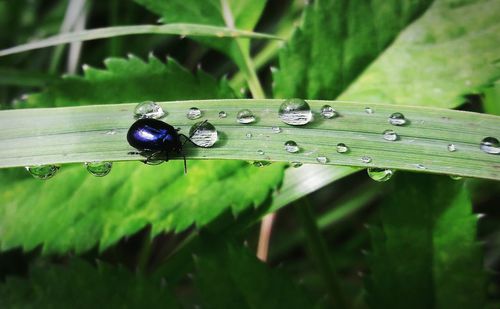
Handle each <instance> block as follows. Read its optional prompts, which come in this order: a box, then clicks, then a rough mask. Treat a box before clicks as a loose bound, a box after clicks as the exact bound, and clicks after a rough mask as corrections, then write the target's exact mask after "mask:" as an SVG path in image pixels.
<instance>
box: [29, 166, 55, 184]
mask: <svg viewBox="0 0 500 309" xmlns="http://www.w3.org/2000/svg"><path fill="white" fill-rule="evenodd" d="M26 170H27V171H28V172H29V173H30V174H31V176H33V177H34V178H36V179H41V180H46V179H50V178H52V177H53V176H54V175H55V174H56V173H57V171H58V170H59V166H57V165H33V166H26Z"/></svg>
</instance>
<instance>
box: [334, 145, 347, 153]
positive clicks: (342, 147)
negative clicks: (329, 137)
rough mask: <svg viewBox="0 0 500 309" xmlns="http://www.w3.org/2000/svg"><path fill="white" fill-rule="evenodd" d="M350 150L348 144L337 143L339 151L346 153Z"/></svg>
mask: <svg viewBox="0 0 500 309" xmlns="http://www.w3.org/2000/svg"><path fill="white" fill-rule="evenodd" d="M348 151H349V147H347V145H346V144H344V143H338V144H337V152H338V153H346V152H348Z"/></svg>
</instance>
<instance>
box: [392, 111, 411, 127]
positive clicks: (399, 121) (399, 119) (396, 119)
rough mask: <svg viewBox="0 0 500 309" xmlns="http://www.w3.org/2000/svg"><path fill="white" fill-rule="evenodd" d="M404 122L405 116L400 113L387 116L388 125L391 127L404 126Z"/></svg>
mask: <svg viewBox="0 0 500 309" xmlns="http://www.w3.org/2000/svg"><path fill="white" fill-rule="evenodd" d="M406 122H407V121H406V118H405V116H404V115H403V114H401V113H393V114H391V115H390V116H389V123H390V124H392V125H393V126H404V125H405V124H406Z"/></svg>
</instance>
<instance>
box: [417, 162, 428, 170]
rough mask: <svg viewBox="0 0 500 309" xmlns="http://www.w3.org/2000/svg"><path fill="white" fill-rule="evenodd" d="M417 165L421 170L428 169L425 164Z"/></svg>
mask: <svg viewBox="0 0 500 309" xmlns="http://www.w3.org/2000/svg"><path fill="white" fill-rule="evenodd" d="M415 166H416V167H417V168H418V169H421V170H426V169H427V167H425V166H424V165H423V164H420V163H419V164H415Z"/></svg>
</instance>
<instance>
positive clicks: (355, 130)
mask: <svg viewBox="0 0 500 309" xmlns="http://www.w3.org/2000/svg"><path fill="white" fill-rule="evenodd" d="M308 102H309V104H310V105H311V107H312V109H313V111H315V113H317V111H319V109H320V107H321V106H322V105H323V104H326V103H328V104H331V105H332V106H333V107H334V108H336V109H337V111H338V112H339V114H340V116H339V117H337V118H334V119H322V118H321V117H320V116H318V115H317V114H316V115H315V119H314V120H313V121H312V122H311V123H310V124H308V125H306V126H302V127H298V126H288V125H285V124H283V123H282V122H281V121H280V119H279V118H278V115H277V111H278V108H279V106H280V104H281V103H282V100H257V99H252V100H203V101H202V100H193V101H175V102H168V103H165V102H164V103H161V104H162V106H163V107H164V109H165V110H167V111H168V116H167V117H166V118H165V119H164V120H165V121H166V122H168V123H170V124H172V125H174V126H178V127H180V128H181V133H187V132H188V131H189V128H190V126H191V125H192V124H194V123H195V121H192V120H189V119H187V118H186V112H187V111H188V109H189V108H190V107H192V106H196V107H198V108H200V109H201V110H202V112H203V115H204V118H205V119H208V121H210V122H211V123H212V124H213V125H215V127H216V128H217V130H218V131H219V141H218V142H217V143H216V144H215V146H214V147H212V148H198V147H193V146H188V147H187V149H186V151H187V157H188V158H189V159H236V160H252V161H253V160H267V161H298V162H302V163H318V161H317V160H316V158H317V157H318V156H326V157H327V158H328V159H329V161H328V162H327V164H328V165H344V166H355V167H361V168H368V167H380V168H393V169H401V170H411V171H419V172H430V173H441V174H452V175H458V176H465V177H477V178H487V179H496V180H500V156H498V155H492V154H487V153H485V152H483V151H482V150H481V149H480V148H479V144H480V142H481V140H482V139H483V138H484V137H487V136H493V137H496V138H499V137H500V117H498V116H493V115H487V114H478V113H471V112H464V111H455V110H446V109H436V108H427V107H410V106H395V105H385V104H371V105H370V107H371V108H372V110H373V111H374V112H373V114H367V113H366V112H365V110H364V109H365V104H362V103H353V102H340V101H316V100H311V101H308ZM241 106H245V107H246V108H249V109H251V110H252V111H253V113H254V114H255V116H256V118H257V121H256V122H255V123H253V124H250V125H242V124H239V123H238V122H237V121H236V113H237V112H238V111H239V110H240V108H241ZM134 107H135V104H119V105H101V106H99V105H93V106H80V107H67V108H49V109H25V110H8V111H1V112H0V132H2V134H1V136H0V141H1V143H2V148H1V149H0V167H15V166H26V165H35V164H54V163H71V162H85V161H120V160H123V161H130V160H143V159H144V158H143V157H141V156H139V155H130V154H128V153H129V152H130V151H133V150H134V149H133V148H132V147H130V146H129V145H128V143H127V141H126V133H127V130H128V128H129V127H130V125H131V124H132V123H133V122H134V119H133V117H132V115H133V109H134ZM220 111H225V112H226V113H227V115H228V117H226V118H219V116H218V114H219V112H220ZM394 112H401V113H403V114H404V115H405V116H406V118H407V119H408V121H409V122H410V124H408V125H406V126H398V127H396V126H392V125H390V124H389V123H388V117H389V115H391V114H392V113H394ZM276 126H278V127H281V133H274V132H275V130H273V127H276ZM387 129H392V130H394V131H395V132H396V133H397V134H398V135H399V139H398V140H397V141H387V140H385V139H384V138H383V134H382V133H383V132H384V131H385V130H387ZM248 133H250V134H251V136H252V137H251V138H248V137H247V136H250V135H249V134H248ZM288 140H294V141H295V142H297V143H298V145H299V147H300V148H301V151H299V152H298V153H288V152H286V151H285V150H284V146H283V145H284V143H285V142H286V141H288ZM337 143H345V144H346V145H347V146H348V147H349V149H350V150H349V152H348V153H342V154H340V153H337V152H336V145H337ZM451 143H452V144H454V145H455V146H456V149H457V151H454V152H450V151H448V149H447V147H448V145H449V144H451ZM259 150H262V152H263V153H264V154H261V153H262V152H260V151H259ZM365 156H368V157H370V158H371V161H370V162H368V163H365V162H363V160H362V158H363V157H365ZM299 172H300V171H299ZM350 172H352V170H346V171H344V172H343V173H345V174H348V173H350Z"/></svg>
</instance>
